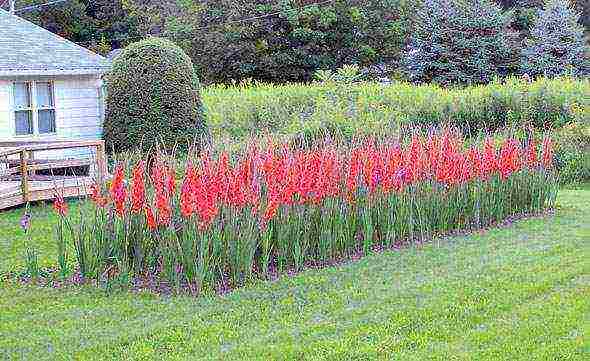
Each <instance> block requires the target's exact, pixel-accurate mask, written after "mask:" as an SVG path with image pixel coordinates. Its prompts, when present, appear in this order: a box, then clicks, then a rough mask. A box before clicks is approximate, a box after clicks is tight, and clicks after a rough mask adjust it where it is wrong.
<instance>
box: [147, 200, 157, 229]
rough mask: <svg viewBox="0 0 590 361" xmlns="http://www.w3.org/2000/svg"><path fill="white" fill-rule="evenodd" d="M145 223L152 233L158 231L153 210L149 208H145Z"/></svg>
mask: <svg viewBox="0 0 590 361" xmlns="http://www.w3.org/2000/svg"><path fill="white" fill-rule="evenodd" d="M145 221H146V224H147V227H148V229H149V230H150V231H155V230H156V229H158V225H157V224H156V217H155V216H154V212H153V211H152V208H151V207H148V206H146V207H145Z"/></svg>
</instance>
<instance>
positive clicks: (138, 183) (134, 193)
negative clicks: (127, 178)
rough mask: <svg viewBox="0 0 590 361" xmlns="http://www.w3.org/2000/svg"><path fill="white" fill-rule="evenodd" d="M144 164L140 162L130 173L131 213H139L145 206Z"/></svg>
mask: <svg viewBox="0 0 590 361" xmlns="http://www.w3.org/2000/svg"><path fill="white" fill-rule="evenodd" d="M144 175H145V163H144V162H143V161H140V162H139V163H138V164H137V165H136V166H135V167H134V168H133V171H132V179H131V212H132V213H136V214H137V213H139V212H141V210H142V209H143V207H144V205H145V176H144Z"/></svg>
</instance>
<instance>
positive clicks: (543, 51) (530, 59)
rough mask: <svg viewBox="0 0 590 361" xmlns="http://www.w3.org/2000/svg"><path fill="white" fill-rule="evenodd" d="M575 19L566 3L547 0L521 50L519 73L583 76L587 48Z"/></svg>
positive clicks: (574, 13)
mask: <svg viewBox="0 0 590 361" xmlns="http://www.w3.org/2000/svg"><path fill="white" fill-rule="evenodd" d="M578 20H579V15H578V14H577V13H576V11H575V10H573V9H572V7H571V6H570V4H569V2H568V1H567V0H549V2H548V3H547V4H546V6H545V9H543V10H540V11H539V14H538V17H537V20H536V21H535V23H534V26H533V28H532V29H531V35H530V38H529V39H528V41H527V43H526V46H525V47H524V48H523V50H522V56H521V72H522V73H526V74H529V75H533V76H538V75H545V76H548V77H554V76H559V75H563V74H570V75H578V76H579V75H583V74H587V73H588V71H589V62H588V58H587V56H588V54H587V52H588V50H589V49H588V45H587V43H586V39H585V37H584V28H583V26H581V25H580V24H579V23H578Z"/></svg>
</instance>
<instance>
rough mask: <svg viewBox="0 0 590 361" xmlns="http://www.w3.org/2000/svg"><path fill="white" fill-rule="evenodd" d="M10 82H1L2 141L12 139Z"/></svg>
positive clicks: (0, 133) (0, 115)
mask: <svg viewBox="0 0 590 361" xmlns="http://www.w3.org/2000/svg"><path fill="white" fill-rule="evenodd" d="M10 84H11V83H10V82H8V81H2V80H0V139H7V138H9V137H10V135H11V134H10V118H11V117H10Z"/></svg>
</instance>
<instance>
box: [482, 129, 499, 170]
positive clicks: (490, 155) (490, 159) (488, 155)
mask: <svg viewBox="0 0 590 361" xmlns="http://www.w3.org/2000/svg"><path fill="white" fill-rule="evenodd" d="M497 170H498V160H497V153H496V147H495V145H494V141H493V140H492V139H491V138H486V141H485V145H484V150H483V167H482V174H481V177H482V178H483V179H484V180H485V179H489V178H490V177H491V176H492V175H493V174H494V173H495V172H496V171H497Z"/></svg>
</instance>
